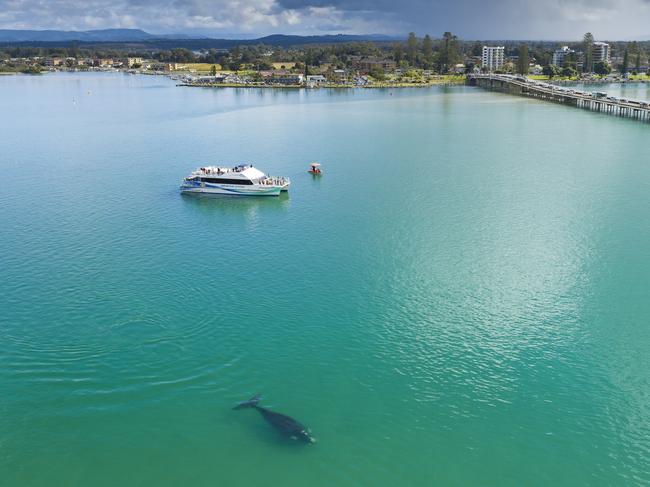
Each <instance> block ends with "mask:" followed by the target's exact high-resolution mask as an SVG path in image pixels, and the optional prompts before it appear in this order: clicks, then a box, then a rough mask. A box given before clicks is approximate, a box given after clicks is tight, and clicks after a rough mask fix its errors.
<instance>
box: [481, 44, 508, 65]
mask: <svg viewBox="0 0 650 487" xmlns="http://www.w3.org/2000/svg"><path fill="white" fill-rule="evenodd" d="M505 52H506V48H505V47H503V46H500V47H490V46H483V56H482V58H481V61H482V62H481V65H482V66H483V67H484V68H487V69H488V70H489V71H494V70H497V69H499V68H500V67H501V66H503V61H504V59H505Z"/></svg>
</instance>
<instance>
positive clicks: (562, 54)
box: [551, 46, 575, 67]
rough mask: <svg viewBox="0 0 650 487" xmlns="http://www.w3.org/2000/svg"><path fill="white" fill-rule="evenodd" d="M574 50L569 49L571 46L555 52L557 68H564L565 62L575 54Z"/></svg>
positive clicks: (554, 60)
mask: <svg viewBox="0 0 650 487" xmlns="http://www.w3.org/2000/svg"><path fill="white" fill-rule="evenodd" d="M574 53H575V51H574V50H573V49H569V46H562V47H561V48H560V49H556V50H555V51H553V62H552V63H551V64H554V65H555V66H560V67H564V60H565V58H566V57H567V56H568V55H569V54H574Z"/></svg>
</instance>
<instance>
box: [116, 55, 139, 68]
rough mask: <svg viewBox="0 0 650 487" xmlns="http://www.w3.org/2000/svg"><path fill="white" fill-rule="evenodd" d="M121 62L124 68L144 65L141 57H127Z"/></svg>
mask: <svg viewBox="0 0 650 487" xmlns="http://www.w3.org/2000/svg"><path fill="white" fill-rule="evenodd" d="M121 61H122V66H124V67H125V68H132V67H133V66H134V65H136V64H139V65H142V58H141V57H125V58H124V59H122V60H121Z"/></svg>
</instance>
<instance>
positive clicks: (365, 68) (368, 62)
mask: <svg viewBox="0 0 650 487" xmlns="http://www.w3.org/2000/svg"><path fill="white" fill-rule="evenodd" d="M348 61H350V64H351V66H352V67H353V68H354V69H357V70H358V71H359V72H360V73H366V74H367V73H370V72H372V71H383V72H386V71H394V70H395V68H397V63H396V62H395V61H393V60H392V59H382V58H378V57H360V56H348Z"/></svg>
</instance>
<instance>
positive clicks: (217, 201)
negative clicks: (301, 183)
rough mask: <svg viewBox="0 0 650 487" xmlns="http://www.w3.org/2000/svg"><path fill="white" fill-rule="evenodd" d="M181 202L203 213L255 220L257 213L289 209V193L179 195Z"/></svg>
mask: <svg viewBox="0 0 650 487" xmlns="http://www.w3.org/2000/svg"><path fill="white" fill-rule="evenodd" d="M181 196H182V198H183V201H185V202H186V203H187V204H188V205H192V206H194V207H196V208H197V209H199V210H200V211H202V212H204V213H210V214H212V213H214V214H227V215H234V216H241V217H244V218H246V219H253V218H255V217H256V216H257V215H258V214H259V212H281V211H286V210H287V209H288V208H289V201H290V199H289V193H288V192H283V193H280V196H248V197H246V196H243V197H242V196H230V195H221V194H187V193H182V194H181Z"/></svg>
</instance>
